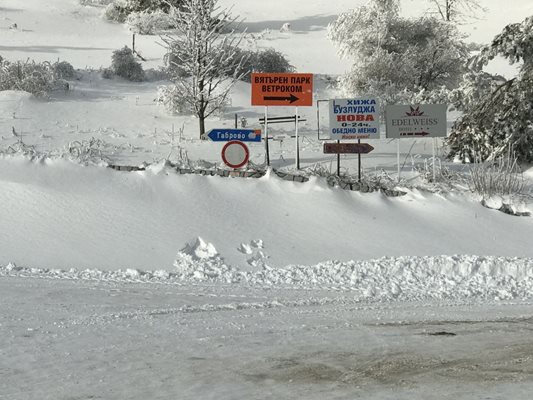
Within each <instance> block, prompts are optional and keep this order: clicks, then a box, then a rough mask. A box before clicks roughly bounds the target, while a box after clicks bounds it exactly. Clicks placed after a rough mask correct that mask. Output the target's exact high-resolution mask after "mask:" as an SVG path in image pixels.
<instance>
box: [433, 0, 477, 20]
mask: <svg viewBox="0 0 533 400" xmlns="http://www.w3.org/2000/svg"><path fill="white" fill-rule="evenodd" d="M428 1H429V2H430V3H431V5H432V6H433V7H434V9H435V13H437V14H438V15H439V16H440V17H441V18H442V20H443V21H448V22H449V21H461V20H463V19H465V18H472V17H475V16H476V14H478V13H480V12H483V11H485V8H484V7H483V6H482V5H481V4H480V2H479V1H478V0H428Z"/></svg>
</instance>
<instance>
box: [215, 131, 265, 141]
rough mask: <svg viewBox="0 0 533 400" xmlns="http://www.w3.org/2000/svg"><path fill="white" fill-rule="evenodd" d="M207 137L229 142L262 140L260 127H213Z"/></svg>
mask: <svg viewBox="0 0 533 400" xmlns="http://www.w3.org/2000/svg"><path fill="white" fill-rule="evenodd" d="M207 137H208V138H209V139H211V140H212V141H213V142H229V141H231V140H238V141H240V142H261V130H260V129H218V128H216V129H211V130H210V131H209V132H208V133H207Z"/></svg>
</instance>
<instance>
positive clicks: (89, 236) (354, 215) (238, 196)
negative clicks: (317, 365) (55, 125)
mask: <svg viewBox="0 0 533 400" xmlns="http://www.w3.org/2000/svg"><path fill="white" fill-rule="evenodd" d="M0 170H1V171H2V172H1V174H0V184H1V187H2V190H1V191H0V204H2V207H1V208H0V221H2V230H1V231H0V262H1V263H4V264H5V263H8V262H14V263H16V264H20V265H22V266H31V267H44V268H63V269H68V268H97V269H104V270H109V269H118V268H140V269H147V270H154V269H169V268H173V266H172V264H173V261H174V260H175V258H176V255H177V253H178V251H179V250H181V249H183V248H184V247H185V246H186V244H187V243H189V242H191V241H194V240H195V239H196V238H197V237H202V238H204V239H205V240H207V241H208V242H211V243H212V244H213V245H214V247H215V248H216V250H217V251H218V252H219V254H220V255H221V257H223V258H224V259H225V260H226V262H227V263H228V264H230V265H236V266H242V265H247V261H248V263H249V264H253V262H251V261H249V260H250V258H251V257H252V256H251V255H249V254H245V253H246V252H243V251H242V249H241V246H242V244H245V245H247V244H249V243H250V241H252V240H259V239H260V240H262V241H263V242H264V248H263V249H262V251H263V253H264V258H265V259H266V260H267V264H268V265H271V266H277V267H280V266H285V265H288V264H307V265H310V264H316V263H318V262H321V261H325V260H330V259H336V260H342V261H346V260H351V259H354V260H361V259H369V258H379V257H382V256H405V255H410V256H415V255H419V256H421V255H442V254H445V255H452V254H475V255H493V256H508V257H533V247H532V246H531V237H533V221H532V219H531V218H526V217H513V216H509V215H506V214H504V213H501V212H499V211H496V210H490V209H487V208H485V207H482V206H481V205H480V204H479V202H478V201H475V200H474V199H470V197H469V196H468V195H467V194H459V193H448V194H431V193H424V192H420V191H410V192H409V193H408V194H407V195H406V196H403V197H399V198H388V197H386V196H385V195H384V194H382V193H379V192H376V193H368V194H365V193H359V192H349V191H344V190H340V189H332V188H330V187H329V186H328V185H327V184H326V182H325V180H322V179H316V178H313V179H312V180H311V181H310V182H307V183H299V182H288V181H283V180H281V179H279V178H278V177H277V176H271V175H267V176H265V177H263V178H260V179H252V178H249V179H237V178H222V177H205V176H199V175H179V174H177V173H176V172H175V170H172V169H170V168H162V167H159V168H155V167H154V168H151V169H149V170H147V171H145V172H133V173H128V172H120V171H114V170H111V169H109V168H105V167H95V166H91V167H84V166H80V165H77V164H73V163H71V162H68V161H65V160H44V161H42V162H39V161H30V160H28V159H26V158H24V157H9V156H6V157H4V158H2V159H0Z"/></svg>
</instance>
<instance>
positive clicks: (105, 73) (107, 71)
mask: <svg viewBox="0 0 533 400" xmlns="http://www.w3.org/2000/svg"><path fill="white" fill-rule="evenodd" d="M114 77H115V74H114V72H113V70H112V69H111V68H104V69H103V70H102V78H104V79H113V78H114Z"/></svg>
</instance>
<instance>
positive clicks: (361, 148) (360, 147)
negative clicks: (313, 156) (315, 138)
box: [324, 143, 374, 154]
mask: <svg viewBox="0 0 533 400" xmlns="http://www.w3.org/2000/svg"><path fill="white" fill-rule="evenodd" d="M372 150H374V146H371V145H369V144H368V143H324V154H368V153H370V152H371V151H372Z"/></svg>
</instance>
